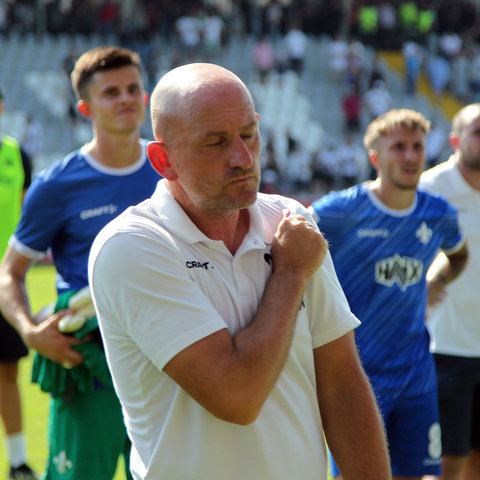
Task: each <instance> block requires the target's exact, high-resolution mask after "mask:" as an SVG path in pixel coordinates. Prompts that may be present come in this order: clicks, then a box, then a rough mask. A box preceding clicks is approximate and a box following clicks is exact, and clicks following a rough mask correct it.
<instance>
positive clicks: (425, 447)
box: [386, 390, 441, 480]
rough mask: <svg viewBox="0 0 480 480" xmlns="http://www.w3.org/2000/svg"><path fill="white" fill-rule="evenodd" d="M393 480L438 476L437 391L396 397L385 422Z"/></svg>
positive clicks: (438, 426) (438, 431)
mask: <svg viewBox="0 0 480 480" xmlns="http://www.w3.org/2000/svg"><path fill="white" fill-rule="evenodd" d="M386 428H387V435H388V440H389V448H390V458H391V463H392V472H393V479H394V480H407V479H408V480H414V479H417V480H420V479H421V478H422V477H423V476H425V475H439V474H440V463H441V437H440V425H439V423H438V405H437V392H436V390H433V391H431V392H428V393H426V394H423V395H419V396H416V397H409V398H401V399H396V401H395V405H394V407H393V408H392V411H391V413H390V415H389V418H388V422H387V424H386Z"/></svg>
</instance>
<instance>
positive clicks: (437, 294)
mask: <svg viewBox="0 0 480 480" xmlns="http://www.w3.org/2000/svg"><path fill="white" fill-rule="evenodd" d="M467 262H468V247H467V244H466V243H464V245H463V246H462V247H461V248H460V250H457V251H456V252H454V253H448V254H447V253H445V252H444V251H440V252H438V254H437V256H436V257H435V259H434V260H433V262H432V264H431V265H430V267H429V269H428V271H427V277H426V278H427V284H428V304H429V305H435V304H436V303H438V302H440V301H441V300H442V299H443V297H444V296H445V287H446V286H447V285H448V284H449V283H450V282H452V281H453V280H455V279H456V278H457V277H458V276H459V275H460V274H461V273H462V271H463V270H464V268H465V266H466V265H467Z"/></svg>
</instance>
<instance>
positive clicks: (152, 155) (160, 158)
mask: <svg viewBox="0 0 480 480" xmlns="http://www.w3.org/2000/svg"><path fill="white" fill-rule="evenodd" d="M147 156H148V159H149V160H150V163H151V164H152V167H153V168H154V169H155V170H156V171H157V172H158V173H159V174H160V175H161V176H162V177H164V178H166V179H167V180H175V179H176V178H177V175H176V173H175V170H174V169H173V167H172V166H171V164H170V162H169V160H168V155H167V153H166V152H165V149H164V144H163V143H161V142H149V143H148V144H147Z"/></svg>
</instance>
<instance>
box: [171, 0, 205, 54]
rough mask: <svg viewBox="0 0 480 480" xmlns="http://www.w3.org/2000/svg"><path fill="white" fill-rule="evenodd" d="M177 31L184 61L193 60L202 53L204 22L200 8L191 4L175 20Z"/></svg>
mask: <svg viewBox="0 0 480 480" xmlns="http://www.w3.org/2000/svg"><path fill="white" fill-rule="evenodd" d="M175 31H176V34H177V40H178V44H179V47H180V54H181V57H182V61H192V60H193V59H195V58H196V56H197V55H198V54H199V53H200V49H201V45H202V22H201V20H200V18H199V17H198V8H197V6H195V5H190V6H189V7H188V9H187V11H186V12H185V13H184V14H182V15H180V16H179V18H177V20H176V21H175Z"/></svg>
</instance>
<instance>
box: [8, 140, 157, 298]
mask: <svg viewBox="0 0 480 480" xmlns="http://www.w3.org/2000/svg"><path fill="white" fill-rule="evenodd" d="M142 147H143V152H144V154H143V158H142V160H139V162H137V163H136V164H134V165H132V166H130V167H126V168H119V169H117V168H115V169H114V168H108V167H105V166H102V165H100V164H98V163H96V162H95V161H93V159H92V158H91V157H89V156H88V155H84V153H83V152H82V150H77V151H75V152H73V153H71V154H70V155H68V156H67V157H65V158H64V159H63V160H61V161H59V162H56V163H54V164H53V165H52V166H50V167H48V168H47V169H46V170H44V171H42V172H40V173H39V174H38V175H37V176H36V178H35V179H34V181H33V182H32V185H31V186H30V188H29V189H28V191H27V195H26V197H25V201H24V204H23V210H22V216H21V219H20V222H19V224H18V226H17V228H16V231H15V233H14V235H13V238H12V240H11V243H12V244H13V246H14V248H16V249H17V250H19V251H20V252H21V253H22V254H24V255H26V256H29V257H31V258H33V259H39V258H41V257H42V256H43V255H44V254H45V253H46V252H47V251H48V250H49V249H50V250H51V253H52V256H53V261H54V264H55V267H56V270H57V289H58V291H59V292H62V291H65V290H69V289H78V288H82V287H84V286H85V285H87V284H88V275H87V264H88V255H89V252H90V247H91V245H92V243H93V240H94V239H95V237H96V235H97V233H98V232H99V231H100V230H101V229H102V228H103V226H105V225H106V224H107V223H108V222H109V221H110V220H112V219H113V218H114V217H116V216H117V215H119V214H120V213H121V212H122V211H123V210H125V209H126V208H127V207H129V206H130V205H135V204H137V203H139V202H141V201H142V200H145V199H146V198H148V197H150V196H151V194H152V193H153V191H154V189H155V187H156V184H157V182H158V180H159V178H160V176H159V174H158V173H157V172H155V170H154V169H153V168H152V166H151V164H150V162H149V160H148V158H147V157H146V153H145V142H142Z"/></svg>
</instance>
